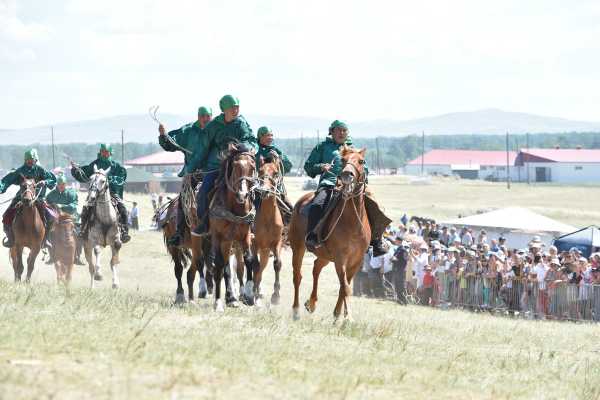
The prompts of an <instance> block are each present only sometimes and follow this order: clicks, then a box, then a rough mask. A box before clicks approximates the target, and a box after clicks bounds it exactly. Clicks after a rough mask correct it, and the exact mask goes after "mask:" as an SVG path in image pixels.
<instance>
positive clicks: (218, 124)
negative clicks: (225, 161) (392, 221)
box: [202, 114, 258, 171]
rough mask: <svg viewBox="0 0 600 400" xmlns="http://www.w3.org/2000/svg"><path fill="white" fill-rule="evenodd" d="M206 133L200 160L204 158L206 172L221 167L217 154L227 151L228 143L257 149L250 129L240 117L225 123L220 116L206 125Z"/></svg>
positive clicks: (222, 116)
mask: <svg viewBox="0 0 600 400" xmlns="http://www.w3.org/2000/svg"><path fill="white" fill-rule="evenodd" d="M206 132H207V133H208V138H207V139H208V146H207V147H206V149H204V154H203V156H202V159H205V158H206V168H205V170H207V171H212V170H216V169H219V167H220V166H221V160H219V154H220V153H221V152H222V151H225V150H227V147H228V146H229V144H230V143H235V142H237V143H241V144H244V145H246V146H247V147H249V148H253V149H255V150H256V149H257V147H258V145H257V144H258V142H257V140H256V136H254V134H253V133H252V128H250V125H249V124H248V122H247V121H246V119H245V118H244V117H243V116H241V115H240V116H238V117H237V118H236V119H234V120H233V121H231V122H229V123H225V114H221V115H219V116H218V117H216V118H215V119H213V120H212V121H210V122H209V123H208V124H207V125H206Z"/></svg>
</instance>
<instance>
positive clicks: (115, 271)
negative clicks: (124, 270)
mask: <svg viewBox="0 0 600 400" xmlns="http://www.w3.org/2000/svg"><path fill="white" fill-rule="evenodd" d="M110 248H111V250H112V257H111V258H110V270H111V271H112V288H113V289H118V288H119V284H120V283H119V248H120V246H119V247H117V246H115V245H112V246H110Z"/></svg>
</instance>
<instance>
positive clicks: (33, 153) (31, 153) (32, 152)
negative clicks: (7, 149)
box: [24, 149, 40, 161]
mask: <svg viewBox="0 0 600 400" xmlns="http://www.w3.org/2000/svg"><path fill="white" fill-rule="evenodd" d="M24 158H25V161H27V160H35V161H39V160H40V159H39V158H38V153H37V150H36V149H29V150H27V151H26V152H25V157H24Z"/></svg>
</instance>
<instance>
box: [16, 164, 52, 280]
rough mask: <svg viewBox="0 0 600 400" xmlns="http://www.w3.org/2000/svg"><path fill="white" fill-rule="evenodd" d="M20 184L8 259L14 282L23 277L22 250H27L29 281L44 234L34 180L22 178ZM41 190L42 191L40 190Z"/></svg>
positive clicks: (44, 229)
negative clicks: (19, 195)
mask: <svg viewBox="0 0 600 400" xmlns="http://www.w3.org/2000/svg"><path fill="white" fill-rule="evenodd" d="M21 177H22V182H21V200H20V202H19V203H20V205H19V204H17V205H16V207H17V208H18V209H17V212H16V215H15V217H14V219H13V222H12V230H13V234H14V238H15V242H14V245H13V247H11V248H10V259H11V262H12V265H13V270H14V272H15V282H19V281H20V280H21V275H23V268H24V267H23V249H24V248H25V247H28V248H29V256H28V257H27V278H26V281H27V282H29V281H30V280H31V274H32V273H33V268H34V265H35V259H36V258H37V256H38V254H39V253H40V250H41V248H42V241H43V240H44V235H45V234H46V228H45V227H44V221H43V219H42V215H41V214H40V210H39V208H38V205H37V204H36V201H37V198H38V195H39V193H37V191H36V189H37V184H36V182H35V180H34V179H28V178H25V177H24V176H21ZM42 190H43V189H42Z"/></svg>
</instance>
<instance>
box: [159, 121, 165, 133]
mask: <svg viewBox="0 0 600 400" xmlns="http://www.w3.org/2000/svg"><path fill="white" fill-rule="evenodd" d="M158 133H160V136H163V135H164V134H165V126H164V125H163V124H160V125H158Z"/></svg>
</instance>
